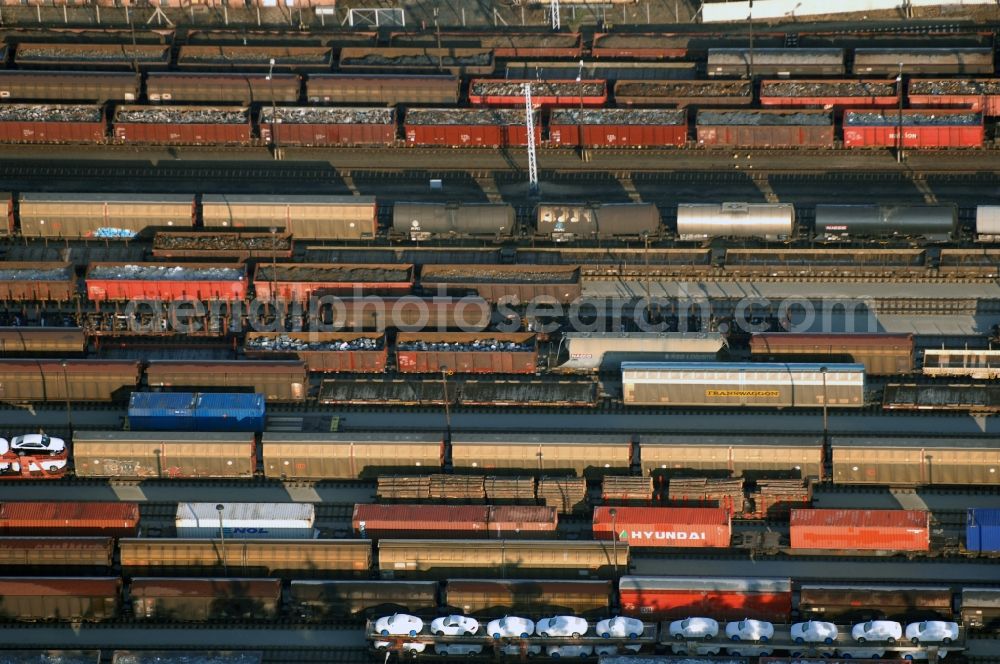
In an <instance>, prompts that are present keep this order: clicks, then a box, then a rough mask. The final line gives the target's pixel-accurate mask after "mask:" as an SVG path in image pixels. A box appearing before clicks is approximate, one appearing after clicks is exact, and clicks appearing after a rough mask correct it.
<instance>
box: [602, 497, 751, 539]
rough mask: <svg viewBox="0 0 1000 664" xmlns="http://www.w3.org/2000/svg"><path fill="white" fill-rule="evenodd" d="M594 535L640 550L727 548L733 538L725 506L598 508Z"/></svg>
mask: <svg viewBox="0 0 1000 664" xmlns="http://www.w3.org/2000/svg"><path fill="white" fill-rule="evenodd" d="M593 533H594V539H598V540H609V539H613V540H618V541H621V542H628V544H629V545H630V546H632V547H637V548H638V547H643V548H645V547H655V548H661V547H668V548H673V547H681V548H706V547H710V548H728V547H729V544H730V541H731V540H732V537H733V533H732V524H731V515H730V513H729V510H728V509H726V508H723V507H595V508H594V520H593Z"/></svg>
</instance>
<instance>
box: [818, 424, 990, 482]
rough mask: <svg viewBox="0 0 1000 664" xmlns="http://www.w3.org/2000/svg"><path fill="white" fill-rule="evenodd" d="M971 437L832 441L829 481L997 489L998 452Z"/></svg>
mask: <svg viewBox="0 0 1000 664" xmlns="http://www.w3.org/2000/svg"><path fill="white" fill-rule="evenodd" d="M995 442H996V441H995V440H993V439H990V438H988V437H987V438H976V437H967V438H962V437H938V436H935V437H910V438H907V437H904V436H881V435H880V436H846V435H841V436H833V437H832V438H831V439H830V447H831V448H832V456H833V481H834V482H836V483H837V484H874V485H887V486H935V485H942V486H1000V449H997V447H996V444H995Z"/></svg>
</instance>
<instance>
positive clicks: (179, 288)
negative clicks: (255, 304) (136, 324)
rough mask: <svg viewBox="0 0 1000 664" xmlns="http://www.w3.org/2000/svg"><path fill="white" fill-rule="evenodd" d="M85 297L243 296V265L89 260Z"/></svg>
mask: <svg viewBox="0 0 1000 664" xmlns="http://www.w3.org/2000/svg"><path fill="white" fill-rule="evenodd" d="M84 282H85V283H86V286H87V299H89V300H91V301H93V302H105V301H141V300H163V301H167V302H170V301H191V300H194V301H206V302H207V301H212V300H243V299H245V298H246V295H247V275H246V267H245V266H243V265H239V266H224V265H218V264H216V263H173V264H171V263H90V265H89V266H88V268H87V274H86V276H85V277H84Z"/></svg>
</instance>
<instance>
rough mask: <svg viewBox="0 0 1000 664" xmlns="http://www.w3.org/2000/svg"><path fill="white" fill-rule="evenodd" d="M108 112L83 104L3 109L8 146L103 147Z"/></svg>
mask: <svg viewBox="0 0 1000 664" xmlns="http://www.w3.org/2000/svg"><path fill="white" fill-rule="evenodd" d="M106 137H107V129H106V127H105V124H104V109H103V108H102V107H101V106H93V105H82V104H3V105H0V141H2V142H4V143H103V142H104V140H105V139H106Z"/></svg>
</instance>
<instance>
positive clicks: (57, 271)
mask: <svg viewBox="0 0 1000 664" xmlns="http://www.w3.org/2000/svg"><path fill="white" fill-rule="evenodd" d="M76 295H77V290H76V273H75V271H74V269H73V264H72V263H62V262H54V261H53V262H21V261H3V262H0V300H8V301H14V302H24V301H40V302H41V301H53V302H68V301H69V300H72V299H73V298H74V297H75V296H76Z"/></svg>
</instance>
